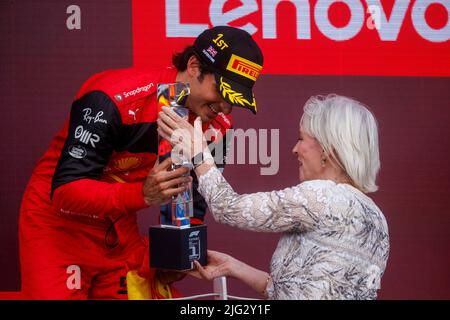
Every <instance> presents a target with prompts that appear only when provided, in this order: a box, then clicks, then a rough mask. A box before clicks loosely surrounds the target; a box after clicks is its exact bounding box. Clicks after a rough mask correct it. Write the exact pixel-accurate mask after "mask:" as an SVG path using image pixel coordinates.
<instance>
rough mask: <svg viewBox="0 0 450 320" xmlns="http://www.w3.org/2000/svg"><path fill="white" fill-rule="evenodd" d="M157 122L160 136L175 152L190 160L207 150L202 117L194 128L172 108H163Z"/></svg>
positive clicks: (196, 121)
mask: <svg viewBox="0 0 450 320" xmlns="http://www.w3.org/2000/svg"><path fill="white" fill-rule="evenodd" d="M157 122H158V133H159V134H160V136H161V137H163V138H164V139H166V140H167V141H169V142H170V144H171V145H172V146H173V147H174V149H176V150H174V151H178V152H179V153H182V154H183V155H184V157H185V158H187V159H189V160H190V159H192V157H193V156H195V155H196V154H198V153H200V152H202V151H203V150H205V148H207V143H206V139H205V136H204V135H203V131H202V121H201V119H200V117H197V119H196V120H195V121H194V126H192V125H191V124H190V123H189V122H188V121H187V120H185V119H183V118H181V117H180V116H179V115H177V114H176V113H175V112H174V111H173V110H172V108H170V107H162V111H161V112H160V113H159V117H158V120H157Z"/></svg>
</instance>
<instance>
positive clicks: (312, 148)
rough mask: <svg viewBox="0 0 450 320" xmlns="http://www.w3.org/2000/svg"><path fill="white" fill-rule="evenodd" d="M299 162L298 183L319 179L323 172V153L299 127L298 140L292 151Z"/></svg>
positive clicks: (312, 139) (314, 141)
mask: <svg viewBox="0 0 450 320" xmlns="http://www.w3.org/2000/svg"><path fill="white" fill-rule="evenodd" d="M292 152H293V153H294V155H295V156H296V157H297V159H298V162H299V178H300V182H304V181H308V180H315V179H320V178H321V176H322V175H323V172H324V169H325V168H324V166H322V159H324V153H323V149H322V146H321V145H320V144H319V142H318V141H317V140H316V139H315V138H313V137H312V136H310V135H309V134H307V133H306V132H305V131H303V129H302V128H301V127H300V130H299V139H298V141H297V144H296V145H295V146H294V148H293V149H292Z"/></svg>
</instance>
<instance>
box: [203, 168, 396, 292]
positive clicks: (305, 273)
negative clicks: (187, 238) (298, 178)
mask: <svg viewBox="0 0 450 320" xmlns="http://www.w3.org/2000/svg"><path fill="white" fill-rule="evenodd" d="M199 192H200V194H201V195H202V196H203V197H204V198H205V200H206V202H207V204H208V207H209V209H210V211H211V213H212V215H213V216H214V218H215V219H216V221H219V222H221V223H225V224H228V225H231V226H235V227H238V228H241V229H246V230H253V231H262V232H277V233H282V236H281V238H280V240H279V242H278V246H277V249H276V250H275V252H274V254H273V256H272V261H271V267H270V274H271V276H272V285H270V287H269V288H267V292H268V294H269V298H270V299H376V296H377V289H379V288H380V280H381V277H382V275H383V273H384V270H385V268H386V262H387V259H388V256H389V235H388V227H387V223H386V219H385V217H384V215H383V213H382V212H381V211H380V209H379V208H378V207H377V206H376V205H375V203H374V202H373V201H372V200H371V199H370V198H369V197H367V196H366V195H365V194H363V193H362V192H360V191H359V190H357V189H356V188H354V187H352V186H351V185H348V184H336V183H335V182H333V181H331V180H313V181H306V182H303V183H301V184H299V185H296V186H294V187H290V188H286V189H283V190H279V191H271V192H257V193H252V194H243V195H239V194H237V193H236V192H234V190H233V188H232V187H231V186H230V185H229V184H228V182H227V181H226V180H225V178H224V177H223V176H222V174H221V173H220V172H219V171H218V170H217V169H216V168H212V169H210V170H209V171H208V172H207V173H205V174H204V175H202V176H200V178H199Z"/></svg>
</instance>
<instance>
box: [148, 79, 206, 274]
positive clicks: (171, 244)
mask: <svg viewBox="0 0 450 320" xmlns="http://www.w3.org/2000/svg"><path fill="white" fill-rule="evenodd" d="M189 93H190V89H189V84H187V83H182V82H177V83H164V84H158V90H157V101H158V111H160V110H161V108H162V107H163V106H170V107H172V108H174V111H175V112H176V113H177V114H178V115H180V116H181V117H184V118H186V119H188V115H189V109H187V108H186V107H185V103H186V100H187V97H188V96H189ZM172 151H174V150H172V148H171V146H170V143H169V142H168V141H166V140H163V139H161V138H160V139H159V157H160V162H161V161H163V158H166V157H167V156H171V157H172V161H173V165H172V169H173V170H174V169H176V168H179V167H188V168H189V169H192V164H191V161H190V160H189V159H186V158H185V157H184V156H183V154H182V153H179V152H172ZM187 175H190V173H187ZM193 216H194V207H193V199H192V183H190V184H189V186H188V188H187V190H186V191H184V192H182V193H179V194H178V195H176V196H174V197H172V200H171V202H170V203H169V204H167V205H162V206H161V215H160V222H161V225H159V226H152V227H150V229H149V237H150V266H151V267H153V268H162V269H173V270H186V269H192V268H193V261H194V260H198V261H199V262H200V263H201V264H202V265H205V264H206V242H207V237H206V236H207V234H206V226H205V225H199V226H191V225H190V217H193Z"/></svg>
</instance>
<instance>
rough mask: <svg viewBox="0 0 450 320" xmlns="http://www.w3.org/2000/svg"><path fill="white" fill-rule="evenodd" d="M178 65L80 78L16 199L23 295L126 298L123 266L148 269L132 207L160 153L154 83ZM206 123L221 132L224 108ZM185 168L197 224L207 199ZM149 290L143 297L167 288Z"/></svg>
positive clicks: (170, 78)
mask: <svg viewBox="0 0 450 320" xmlns="http://www.w3.org/2000/svg"><path fill="white" fill-rule="evenodd" d="M176 74H177V70H176V69H173V68H166V69H164V70H162V71H150V70H142V69H136V68H129V69H119V70H109V71H105V72H101V73H99V74H96V75H94V76H92V77H91V78H90V79H88V80H87V81H86V82H85V83H84V84H83V85H82V87H81V89H80V90H79V92H78V94H77V95H76V97H75V100H74V102H73V104H72V107H71V112H70V116H69V119H68V120H67V121H66V123H65V125H64V127H63V128H62V130H61V131H59V132H58V133H57V135H56V136H55V137H54V138H53V140H52V142H51V144H50V146H49V148H48V150H47V151H46V152H45V154H44V155H43V157H42V158H41V159H40V160H39V162H38V163H37V165H36V167H35V169H34V171H33V174H32V176H31V178H30V181H29V182H28V185H27V188H26V190H25V193H24V196H23V199H22V205H21V209H20V220H19V243H20V261H21V277H22V292H23V295H24V298H33V299H34V298H36V299H86V298H92V299H98V298H102V299H103V298H106V299H116V298H122V299H126V298H127V290H126V289H127V288H126V276H127V273H128V272H129V271H132V270H140V272H141V274H143V275H145V276H146V277H148V278H149V279H152V278H154V274H155V270H150V268H149V266H148V259H149V257H148V240H147V239H146V238H144V237H141V236H140V235H139V230H138V225H137V222H136V211H137V210H140V209H143V208H145V207H147V205H146V203H145V202H144V198H143V193H142V185H143V182H144V180H145V178H146V176H147V175H148V173H149V171H150V170H151V169H152V167H153V166H154V164H155V161H156V160H157V157H158V147H159V146H158V134H157V131H156V129H157V124H156V119H157V117H158V110H157V101H156V100H157V99H156V89H157V84H158V83H172V82H175V78H176ZM194 119H195V115H193V114H191V115H190V121H193V120H194ZM207 128H212V129H214V130H215V131H216V132H217V131H220V132H221V133H222V134H223V136H224V135H225V131H226V130H227V129H229V128H231V117H229V116H225V115H224V114H219V115H218V116H217V117H216V118H215V119H214V120H213V121H212V122H211V123H210V124H204V130H206V129H207ZM223 136H222V137H223ZM218 141H219V139H216V141H215V142H212V143H217V142H218ZM166 143H167V142H166ZM218 145H219V144H218ZM222 145H223V146H225V144H222ZM166 151H167V150H166ZM222 155H223V156H225V152H222ZM216 159H217V157H216ZM220 162H221V163H223V161H220ZM193 177H194V182H193V187H194V206H195V210H194V211H195V212H194V218H192V221H191V223H193V224H195V223H202V221H203V217H204V214H205V210H206V204H205V202H204V200H203V198H202V197H201V196H200V195H199V194H198V192H197V188H196V186H197V185H198V184H197V180H196V178H195V175H194V174H193ZM157 222H158V220H157V219H156V218H155V223H157ZM150 241H151V240H150ZM141 274H140V275H141ZM150 288H152V284H150ZM152 291H153V292H151V293H150V297H153V298H158V297H164V296H165V295H161V294H160V292H159V291H158V290H152ZM170 291H171V292H169V293H168V294H169V296H170V295H171V294H172V295H174V294H176V290H174V289H173V287H171V290H170Z"/></svg>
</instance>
